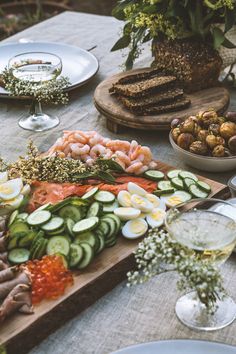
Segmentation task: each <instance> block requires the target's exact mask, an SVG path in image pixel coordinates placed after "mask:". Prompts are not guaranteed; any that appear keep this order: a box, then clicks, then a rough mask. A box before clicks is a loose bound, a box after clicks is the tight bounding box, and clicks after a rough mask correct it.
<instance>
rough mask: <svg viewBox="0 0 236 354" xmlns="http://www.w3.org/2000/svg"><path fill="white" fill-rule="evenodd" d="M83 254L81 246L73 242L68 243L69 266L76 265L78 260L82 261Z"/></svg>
mask: <svg viewBox="0 0 236 354" xmlns="http://www.w3.org/2000/svg"><path fill="white" fill-rule="evenodd" d="M83 255H84V251H83V248H82V247H81V246H80V245H76V244H75V243H72V244H71V245H70V256H69V259H70V261H69V266H70V267H72V268H73V267H76V266H77V264H79V262H81V261H82V259H83Z"/></svg>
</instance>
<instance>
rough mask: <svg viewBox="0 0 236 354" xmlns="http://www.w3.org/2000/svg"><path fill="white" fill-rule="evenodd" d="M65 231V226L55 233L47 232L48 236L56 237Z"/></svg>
mask: <svg viewBox="0 0 236 354" xmlns="http://www.w3.org/2000/svg"><path fill="white" fill-rule="evenodd" d="M64 231H65V226H64V225H63V226H62V227H60V229H57V230H53V231H47V236H49V237H50V236H56V235H62V234H63V233H64Z"/></svg>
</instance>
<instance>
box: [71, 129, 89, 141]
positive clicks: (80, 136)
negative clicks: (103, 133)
mask: <svg viewBox="0 0 236 354" xmlns="http://www.w3.org/2000/svg"><path fill="white" fill-rule="evenodd" d="M74 139H75V141H76V142H78V143H81V144H87V142H88V138H87V137H86V135H85V134H84V133H83V132H81V131H80V132H78V133H75V134H74Z"/></svg>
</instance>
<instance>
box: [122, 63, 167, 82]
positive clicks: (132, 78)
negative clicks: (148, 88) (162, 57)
mask: <svg viewBox="0 0 236 354" xmlns="http://www.w3.org/2000/svg"><path fill="white" fill-rule="evenodd" d="M161 75H162V76H165V75H166V72H165V71H164V68H162V67H159V68H157V69H153V70H149V71H143V72H142V73H138V74H130V75H126V76H124V77H122V78H121V79H120V80H118V81H117V82H116V84H122V85H123V84H132V83H134V82H137V81H142V80H147V79H151V78H152V77H155V76H161Z"/></svg>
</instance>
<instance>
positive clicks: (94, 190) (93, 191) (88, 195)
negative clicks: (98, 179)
mask: <svg viewBox="0 0 236 354" xmlns="http://www.w3.org/2000/svg"><path fill="white" fill-rule="evenodd" d="M97 191H98V187H94V188H92V189H91V190H90V191H88V192H87V193H85V194H84V195H83V197H82V199H83V200H87V199H92V198H93V197H94V196H95V194H96V193H97Z"/></svg>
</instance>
